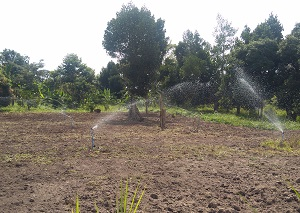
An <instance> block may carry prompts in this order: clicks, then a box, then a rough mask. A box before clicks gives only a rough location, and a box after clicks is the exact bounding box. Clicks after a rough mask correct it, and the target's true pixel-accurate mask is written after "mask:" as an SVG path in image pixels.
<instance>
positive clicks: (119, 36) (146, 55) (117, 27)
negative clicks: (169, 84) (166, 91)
mask: <svg viewBox="0 0 300 213" xmlns="http://www.w3.org/2000/svg"><path fill="white" fill-rule="evenodd" d="M167 44H168V38H166V36H165V29H164V21H163V20H162V19H158V20H155V18H154V16H153V15H152V14H151V12H150V11H149V10H148V9H147V8H146V7H142V8H141V9H139V8H137V7H136V6H135V5H133V4H132V3H129V4H128V5H123V7H122V9H121V11H120V12H118V13H117V14H116V18H113V19H112V20H111V21H110V22H108V24H107V28H106V30H105V34H104V40H103V47H104V48H105V49H106V51H107V53H108V54H109V55H110V56H112V57H114V58H117V59H118V60H119V63H120V64H121V69H122V74H123V77H124V80H125V82H126V86H127V89H128V91H129V92H130V93H131V94H132V95H138V96H142V97H145V96H147V94H148V92H149V89H150V88H151V83H152V82H153V81H154V79H155V77H156V71H157V69H158V68H159V66H160V65H161V62H162V60H163V57H164V55H165V53H166V48H167Z"/></svg>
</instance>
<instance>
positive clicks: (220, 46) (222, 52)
mask: <svg viewBox="0 0 300 213" xmlns="http://www.w3.org/2000/svg"><path fill="white" fill-rule="evenodd" d="M236 32H237V29H235V28H233V27H232V26H231V23H230V22H228V20H226V19H224V18H223V17H222V16H221V15H220V14H218V15H217V27H216V28H215V32H214V36H215V43H216V44H215V46H214V47H213V60H214V62H215V66H216V67H217V75H215V78H214V84H215V86H214V88H215V90H214V93H215V100H214V110H215V111H217V110H218V105H219V100H220V98H221V97H220V95H218V94H221V93H220V92H219V90H222V88H225V87H226V86H225V85H222V84H224V83H226V82H227V81H226V80H224V75H226V70H228V65H229V63H228V62H229V53H230V51H231V50H232V48H233V47H234V44H235V34H236ZM226 102H227V101H226Z"/></svg>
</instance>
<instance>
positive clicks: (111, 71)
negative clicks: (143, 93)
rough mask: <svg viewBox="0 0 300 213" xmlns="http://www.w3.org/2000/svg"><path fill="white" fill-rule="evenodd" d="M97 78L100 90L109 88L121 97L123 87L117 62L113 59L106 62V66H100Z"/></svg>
mask: <svg viewBox="0 0 300 213" xmlns="http://www.w3.org/2000/svg"><path fill="white" fill-rule="evenodd" d="M97 79H98V82H99V87H100V89H101V90H104V89H109V90H110V92H111V93H112V94H113V95H115V96H116V97H117V98H121V97H122V92H123V90H124V89H125V88H124V83H123V80H122V77H121V73H120V68H119V66H118V64H115V63H114V62H113V61H110V62H108V64H107V66H106V67H105V68H102V70H101V72H100V75H99V76H98V77H97Z"/></svg>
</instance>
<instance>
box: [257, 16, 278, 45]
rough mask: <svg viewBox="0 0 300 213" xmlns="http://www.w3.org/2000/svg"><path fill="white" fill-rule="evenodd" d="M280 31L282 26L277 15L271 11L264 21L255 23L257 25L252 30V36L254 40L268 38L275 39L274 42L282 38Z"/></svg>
mask: <svg viewBox="0 0 300 213" xmlns="http://www.w3.org/2000/svg"><path fill="white" fill-rule="evenodd" d="M282 31H283V26H282V24H281V23H280V21H279V20H278V17H277V15H273V13H271V14H270V15H269V18H268V19H267V20H265V22H263V23H261V24H259V25H257V27H256V28H255V29H254V30H253V33H252V38H253V40H255V41H258V40H259V39H266V38H268V39H271V40H275V41H276V42H280V41H281V40H282V38H283V35H282Z"/></svg>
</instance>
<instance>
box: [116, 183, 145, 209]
mask: <svg viewBox="0 0 300 213" xmlns="http://www.w3.org/2000/svg"><path fill="white" fill-rule="evenodd" d="M138 191H139V185H138V186H137V187H136V189H135V191H134V193H133V197H132V198H131V202H130V201H129V199H130V196H129V192H128V179H127V181H126V183H125V186H123V183H122V181H121V185H120V196H119V198H117V200H116V208H117V213H126V212H128V213H136V211H137V210H138V207H139V205H140V203H141V201H142V198H143V195H144V193H145V189H143V191H142V192H141V194H140V196H139V197H137V196H138ZM128 207H129V209H128Z"/></svg>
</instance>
